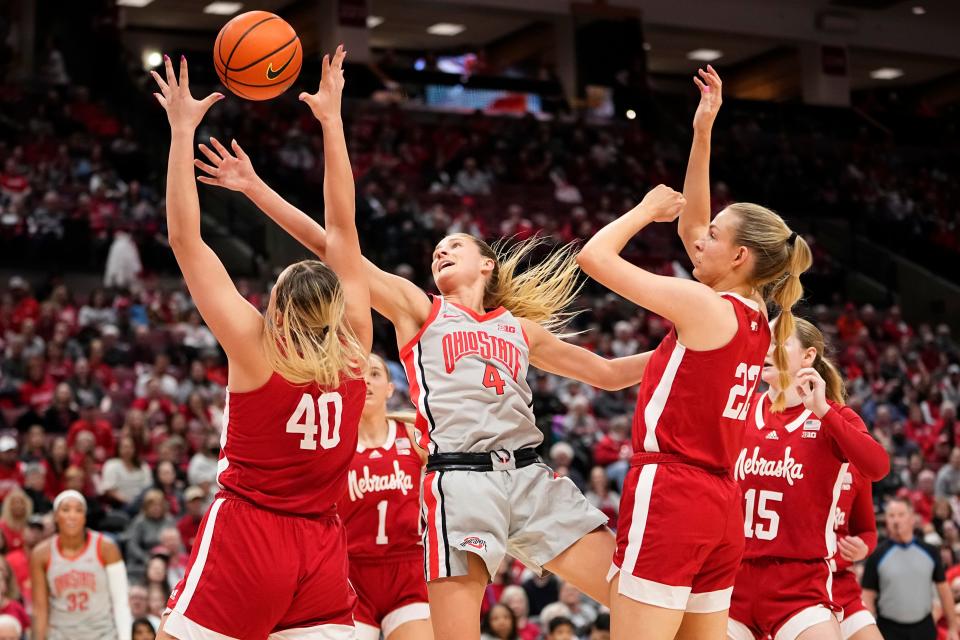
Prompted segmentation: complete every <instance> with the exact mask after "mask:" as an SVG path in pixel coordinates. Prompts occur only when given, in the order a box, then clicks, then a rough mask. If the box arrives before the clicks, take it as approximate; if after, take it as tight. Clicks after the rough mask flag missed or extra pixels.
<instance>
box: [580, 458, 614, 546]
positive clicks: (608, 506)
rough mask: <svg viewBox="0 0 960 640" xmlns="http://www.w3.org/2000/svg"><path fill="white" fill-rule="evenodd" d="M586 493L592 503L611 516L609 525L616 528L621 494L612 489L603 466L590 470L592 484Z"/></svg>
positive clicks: (608, 516)
mask: <svg viewBox="0 0 960 640" xmlns="http://www.w3.org/2000/svg"><path fill="white" fill-rule="evenodd" d="M585 495H586V498H587V500H588V501H589V502H590V504H592V505H593V506H595V507H596V508H597V509H599V510H600V511H602V512H603V514H604V515H605V516H607V518H609V520H608V522H607V526H608V527H610V528H611V529H614V530H616V528H617V515H618V514H619V512H620V494H619V493H617V492H616V491H611V490H610V478H608V477H607V472H606V471H604V470H603V467H594V468H593V469H591V470H590V486H589V488H588V489H587V492H586V494H585Z"/></svg>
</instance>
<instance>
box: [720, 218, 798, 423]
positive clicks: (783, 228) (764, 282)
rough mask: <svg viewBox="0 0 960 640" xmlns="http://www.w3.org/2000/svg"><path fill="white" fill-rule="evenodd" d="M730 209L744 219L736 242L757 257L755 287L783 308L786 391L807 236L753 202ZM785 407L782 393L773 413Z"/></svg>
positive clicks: (780, 359) (778, 329)
mask: <svg viewBox="0 0 960 640" xmlns="http://www.w3.org/2000/svg"><path fill="white" fill-rule="evenodd" d="M727 209H728V210H729V211H731V212H733V213H736V214H737V216H738V217H739V218H740V224H739V225H738V226H737V233H736V237H735V239H734V242H735V243H736V244H738V245H743V246H745V247H747V248H748V249H750V250H751V251H752V253H753V256H754V262H753V273H752V277H751V284H752V285H753V287H754V288H755V289H758V290H759V291H761V292H762V293H763V297H764V299H765V300H767V301H768V302H772V303H773V304H775V305H776V306H777V307H779V308H780V316H779V317H778V318H777V323H776V325H775V327H774V330H773V344H774V350H773V362H774V365H775V366H776V367H777V370H778V371H779V374H778V375H779V378H780V389H781V390H783V389H786V388H787V387H788V385H789V384H790V375H789V374H788V373H787V353H786V350H785V349H784V345H785V344H786V341H787V340H788V339H789V338H790V336H791V335H793V329H794V317H793V306H794V305H795V304H796V303H797V302H799V301H800V299H801V298H802V297H803V285H802V284H801V282H800V275H801V274H802V273H803V272H805V271H806V270H807V269H809V268H810V265H811V264H812V263H813V255H812V253H811V252H810V246H809V245H808V244H807V242H806V240H804V239H803V236H801V235H798V234H797V233H795V232H793V231H791V230H790V227H788V226H787V223H786V222H784V221H783V218H781V217H780V216H778V215H777V214H776V213H774V212H773V211H771V210H770V209H767V208H766V207H761V206H760V205H757V204H752V203H749V202H739V203H736V204H732V205H730V206H729V207H727ZM785 403H786V398H785V397H784V394H783V391H781V392H780V393H779V394H778V395H777V397H776V398H774V401H773V406H772V409H773V410H774V411H782V410H783V408H784V406H785Z"/></svg>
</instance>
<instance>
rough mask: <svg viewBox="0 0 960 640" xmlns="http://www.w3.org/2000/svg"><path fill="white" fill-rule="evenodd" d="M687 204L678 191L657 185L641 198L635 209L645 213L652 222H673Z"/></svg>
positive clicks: (663, 185)
mask: <svg viewBox="0 0 960 640" xmlns="http://www.w3.org/2000/svg"><path fill="white" fill-rule="evenodd" d="M686 204H687V200H686V198H684V197H683V194H682V193H680V192H679V191H676V190H674V189H671V188H670V187H668V186H667V185H665V184H658V185H657V186H655V187H654V188H653V189H651V190H650V191H649V192H647V195H645V196H644V197H643V200H642V201H641V202H640V204H639V205H638V206H637V209H639V210H641V211H643V212H645V213H647V214H648V215H649V216H651V218H652V219H653V221H654V222H673V221H674V220H676V219H677V217H678V216H679V215H680V212H681V211H683V207H684V205H686Z"/></svg>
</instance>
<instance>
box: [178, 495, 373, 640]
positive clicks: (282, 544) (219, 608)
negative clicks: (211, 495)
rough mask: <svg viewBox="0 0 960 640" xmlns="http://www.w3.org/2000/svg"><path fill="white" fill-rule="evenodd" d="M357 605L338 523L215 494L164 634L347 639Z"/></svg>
mask: <svg viewBox="0 0 960 640" xmlns="http://www.w3.org/2000/svg"><path fill="white" fill-rule="evenodd" d="M221 495H222V494H221ZM356 600H357V598H356V594H355V593H354V591H353V589H352V588H351V586H350V583H349V581H348V580H347V543H346V537H345V535H344V530H343V527H342V526H341V524H340V518H338V517H337V516H330V517H326V518H318V519H307V518H298V517H296V516H288V515H281V514H278V513H274V512H271V511H266V510H264V509H260V508H258V507H255V506H254V505H252V504H250V503H248V502H246V501H243V500H240V499H236V498H232V497H229V496H228V497H218V498H217V499H216V500H215V501H214V503H213V505H211V507H210V510H209V511H207V514H206V516H204V519H203V522H202V523H201V524H200V530H199V532H198V533H197V542H196V543H195V544H194V546H193V550H192V552H191V554H190V562H189V564H188V565H187V573H186V575H185V576H184V578H183V579H182V580H181V581H180V583H179V584H178V585H177V586H176V588H175V589H174V590H173V591H172V592H171V594H170V600H169V601H168V602H167V608H168V609H169V610H170V614H169V616H168V617H167V620H166V622H165V630H166V631H167V633H169V634H171V635H173V636H174V637H177V638H218V639H219V638H223V637H224V636H226V637H228V638H238V639H246V638H250V639H251V640H252V639H254V638H256V639H257V640H263V638H266V637H267V636H268V635H269V634H271V633H276V632H281V631H285V630H287V633H286V634H280V635H279V636H278V637H286V636H289V637H291V638H292V637H296V638H298V639H299V638H304V639H305V638H310V639H311V640H312V639H317V640H319V639H321V638H323V639H328V638H329V639H331V640H332V639H334V638H337V639H339V638H352V637H353V633H354V628H353V608H354V605H355V603H356ZM294 629H295V630H296V631H295V632H293V635H291V633H290V631H289V630H294ZM217 634H219V635H217ZM271 637H273V636H271Z"/></svg>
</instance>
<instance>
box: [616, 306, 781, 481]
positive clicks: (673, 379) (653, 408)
mask: <svg viewBox="0 0 960 640" xmlns="http://www.w3.org/2000/svg"><path fill="white" fill-rule="evenodd" d="M720 295H721V296H723V298H724V299H726V300H729V301H730V303H731V304H732V305H733V310H734V311H735V312H736V314H737V325H738V328H737V333H736V334H735V335H734V336H733V338H731V340H730V342H728V343H727V344H726V345H725V346H723V347H720V348H719V349H713V350H711V351H694V350H692V349H687V348H686V347H685V346H684V345H683V344H681V343H680V342H679V340H677V331H676V329H673V330H671V331H670V333H669V334H668V335H667V337H666V338H664V339H663V342H661V343H660V346H658V347H657V349H656V351H654V352H653V354H652V355H651V356H650V361H649V362H648V363H647V368H646V370H645V371H644V375H643V381H642V382H641V383H640V393H639V394H638V397H637V410H636V413H635V414H634V416H633V450H634V451H637V452H641V451H645V452H650V453H656V452H663V453H670V454H674V455H678V456H681V457H683V458H686V459H688V460H690V461H691V463H693V464H696V465H699V466H703V467H707V468H710V469H716V470H722V471H729V470H731V469H732V468H733V461H734V460H735V459H736V456H737V453H738V452H739V451H740V441H741V440H742V439H743V425H744V420H746V417H747V408H748V405H749V403H750V396H751V395H752V394H753V391H754V389H755V388H756V386H757V382H758V381H759V379H760V369H761V367H762V366H763V360H764V358H765V357H766V355H767V349H768V348H769V346H770V327H769V325H768V323H767V319H766V318H765V317H764V316H763V314H762V313H761V312H760V310H759V308H758V306H757V304H756V303H755V302H753V301H752V300H748V299H746V298H743V297H741V296H738V295H736V294H733V293H722V294H720Z"/></svg>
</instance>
